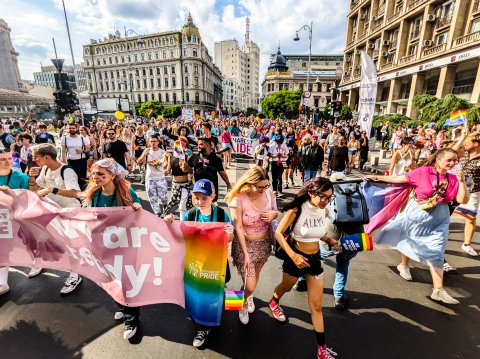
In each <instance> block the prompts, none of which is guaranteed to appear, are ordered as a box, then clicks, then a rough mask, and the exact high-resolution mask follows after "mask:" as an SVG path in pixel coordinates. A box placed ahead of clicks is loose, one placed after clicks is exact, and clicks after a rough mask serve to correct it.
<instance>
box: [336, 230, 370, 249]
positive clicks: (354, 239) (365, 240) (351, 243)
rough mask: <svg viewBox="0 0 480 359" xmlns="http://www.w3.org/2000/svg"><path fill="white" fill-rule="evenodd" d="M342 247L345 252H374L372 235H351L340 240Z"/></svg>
mask: <svg viewBox="0 0 480 359" xmlns="http://www.w3.org/2000/svg"><path fill="white" fill-rule="evenodd" d="M340 245H341V246H342V249H343V250H344V251H350V252H360V251H371V250H373V241H372V235H371V234H370V233H355V234H350V235H348V236H346V237H343V238H340Z"/></svg>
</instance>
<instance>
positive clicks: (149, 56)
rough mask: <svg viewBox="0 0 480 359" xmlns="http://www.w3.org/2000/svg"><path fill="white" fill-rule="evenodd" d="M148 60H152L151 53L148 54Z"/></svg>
mask: <svg viewBox="0 0 480 359" xmlns="http://www.w3.org/2000/svg"><path fill="white" fill-rule="evenodd" d="M148 59H149V60H151V59H152V53H151V52H149V53H148Z"/></svg>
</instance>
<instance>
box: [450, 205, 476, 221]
mask: <svg viewBox="0 0 480 359" xmlns="http://www.w3.org/2000/svg"><path fill="white" fill-rule="evenodd" d="M454 213H456V214H459V215H461V216H462V217H465V218H466V219H470V220H471V219H474V218H475V217H476V216H477V211H474V210H472V209H468V208H463V207H457V208H456V209H455V211H454Z"/></svg>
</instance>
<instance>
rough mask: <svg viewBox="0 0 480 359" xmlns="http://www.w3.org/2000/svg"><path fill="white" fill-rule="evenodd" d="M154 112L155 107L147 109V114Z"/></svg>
mask: <svg viewBox="0 0 480 359" xmlns="http://www.w3.org/2000/svg"><path fill="white" fill-rule="evenodd" d="M152 112H153V109H152V108H151V107H150V108H149V109H148V110H147V116H150V114H151V113H152Z"/></svg>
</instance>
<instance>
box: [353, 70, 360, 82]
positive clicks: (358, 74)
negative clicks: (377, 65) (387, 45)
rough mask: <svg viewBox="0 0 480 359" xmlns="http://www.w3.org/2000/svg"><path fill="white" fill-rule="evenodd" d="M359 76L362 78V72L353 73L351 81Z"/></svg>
mask: <svg viewBox="0 0 480 359" xmlns="http://www.w3.org/2000/svg"><path fill="white" fill-rule="evenodd" d="M361 76H362V71H361V70H355V71H354V72H353V79H354V80H355V79H358V78H360V77H361Z"/></svg>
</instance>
